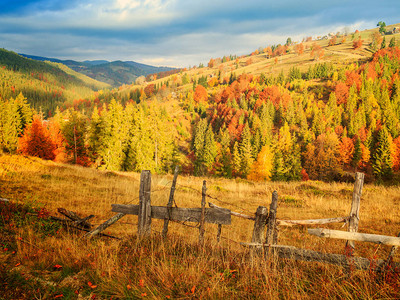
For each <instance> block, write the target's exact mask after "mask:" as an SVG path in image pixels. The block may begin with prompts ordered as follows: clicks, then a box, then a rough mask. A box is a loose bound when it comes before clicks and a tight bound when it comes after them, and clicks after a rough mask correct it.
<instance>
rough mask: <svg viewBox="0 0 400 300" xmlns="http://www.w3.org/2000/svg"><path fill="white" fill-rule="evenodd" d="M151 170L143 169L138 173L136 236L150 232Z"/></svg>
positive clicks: (146, 234)
mask: <svg viewBox="0 0 400 300" xmlns="http://www.w3.org/2000/svg"><path fill="white" fill-rule="evenodd" d="M150 193H151V172H150V171H149V170H143V171H142V174H141V175H140V190H139V214H138V217H139V219H138V236H139V237H143V236H148V235H150V232H151V198H150Z"/></svg>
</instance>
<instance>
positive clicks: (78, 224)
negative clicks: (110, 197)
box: [75, 215, 94, 226]
mask: <svg viewBox="0 0 400 300" xmlns="http://www.w3.org/2000/svg"><path fill="white" fill-rule="evenodd" d="M92 218H94V215H90V216H87V217H86V218H83V219H81V220H80V221H75V223H76V226H82V224H84V223H86V222H87V221H88V220H90V219H92Z"/></svg>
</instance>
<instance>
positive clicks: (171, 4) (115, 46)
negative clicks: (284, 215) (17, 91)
mask: <svg viewBox="0 0 400 300" xmlns="http://www.w3.org/2000/svg"><path fill="white" fill-rule="evenodd" d="M378 21H385V22H386V24H388V25H389V24H394V23H399V22H400V3H399V0H379V1H376V0H374V1H371V0H330V1H326V0H274V1H270V0H247V1H246V0H240V1H236V0H229V1H228V0H199V1H197V0H26V1H23V0H0V47H1V48H5V49H8V50H12V51H15V52H18V53H25V54H31V55H38V56H45V57H54V58H60V59H74V60H87V59H88V60H94V59H106V60H133V61H137V62H141V63H146V64H151V65H157V66H176V67H188V66H193V65H198V64H199V63H200V62H202V63H207V62H208V60H209V59H210V58H211V57H214V58H215V57H222V56H223V55H229V54H237V55H242V54H248V53H250V52H252V51H254V50H255V49H257V48H259V47H260V46H262V47H265V46H268V45H273V44H278V43H285V41H286V39H287V37H291V38H292V40H294V41H300V40H301V39H302V38H303V37H305V36H317V35H323V34H327V33H329V32H332V31H333V32H336V31H343V30H344V28H347V29H348V30H352V31H353V30H355V29H359V30H361V29H367V28H373V27H376V24H377V23H378Z"/></svg>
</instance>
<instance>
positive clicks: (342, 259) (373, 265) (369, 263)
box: [241, 243, 400, 272]
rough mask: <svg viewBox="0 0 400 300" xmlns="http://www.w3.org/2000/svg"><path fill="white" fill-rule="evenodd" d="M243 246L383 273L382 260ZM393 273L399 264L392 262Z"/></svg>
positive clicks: (282, 246)
mask: <svg viewBox="0 0 400 300" xmlns="http://www.w3.org/2000/svg"><path fill="white" fill-rule="evenodd" d="M241 244H242V245H243V246H248V247H260V246H263V247H271V248H273V249H274V252H275V254H277V255H278V256H279V257H282V258H290V259H294V260H303V261H317V262H323V263H329V264H333V265H337V266H341V267H346V268H349V267H355V268H357V269H362V270H370V269H375V270H377V271H383V269H384V267H385V266H386V262H385V261H384V260H383V259H377V260H372V259H368V258H363V257H354V256H346V255H343V254H331V253H322V252H317V251H312V250H306V249H299V248H296V247H293V246H286V245H267V244H257V243H241ZM392 265H393V267H394V268H393V270H394V272H399V271H400V263H398V262H392Z"/></svg>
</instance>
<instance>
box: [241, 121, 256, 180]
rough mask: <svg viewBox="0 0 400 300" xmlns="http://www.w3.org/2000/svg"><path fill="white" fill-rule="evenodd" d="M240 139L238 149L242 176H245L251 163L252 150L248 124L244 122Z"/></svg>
mask: <svg viewBox="0 0 400 300" xmlns="http://www.w3.org/2000/svg"><path fill="white" fill-rule="evenodd" d="M241 138H242V140H241V141H240V144H239V151H240V157H241V172H242V174H243V176H247V175H248V174H249V172H250V168H251V165H252V164H253V161H254V159H253V151H252V146H251V135H250V128H249V125H248V124H247V123H246V125H245V126H244V129H243V132H242V135H241Z"/></svg>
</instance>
